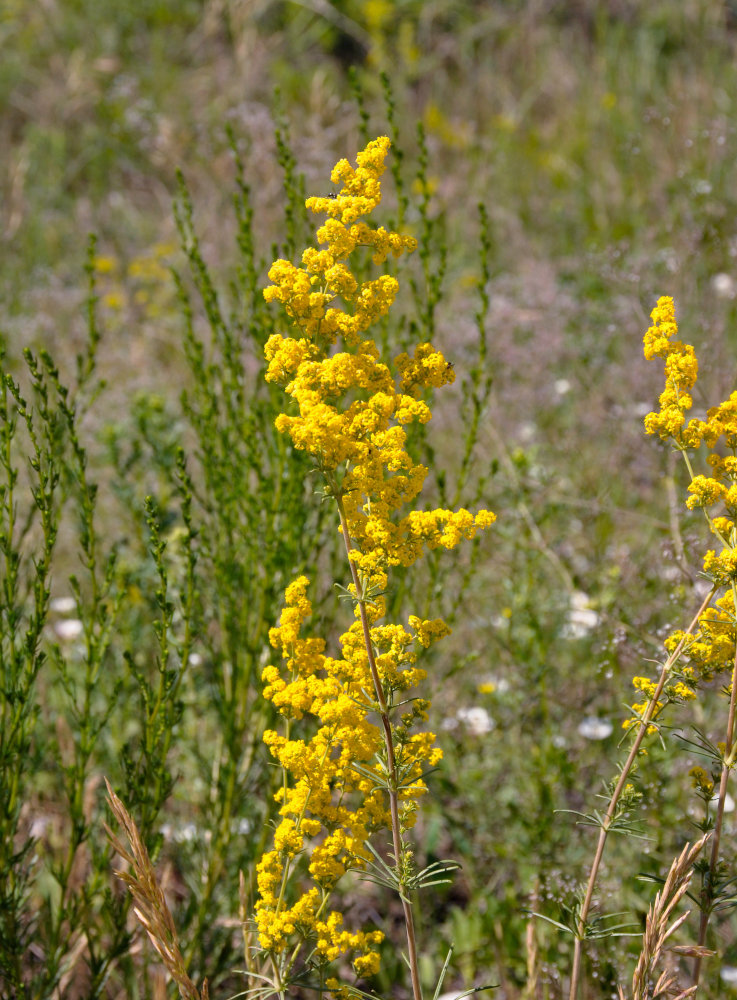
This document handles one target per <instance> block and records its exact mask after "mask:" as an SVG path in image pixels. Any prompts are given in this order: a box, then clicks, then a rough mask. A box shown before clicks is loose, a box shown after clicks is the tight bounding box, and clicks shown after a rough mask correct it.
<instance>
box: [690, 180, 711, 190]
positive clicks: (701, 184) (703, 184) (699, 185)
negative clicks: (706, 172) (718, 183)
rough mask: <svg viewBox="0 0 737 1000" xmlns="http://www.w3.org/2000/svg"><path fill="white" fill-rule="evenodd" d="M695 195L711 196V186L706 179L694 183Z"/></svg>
mask: <svg viewBox="0 0 737 1000" xmlns="http://www.w3.org/2000/svg"><path fill="white" fill-rule="evenodd" d="M693 193H694V194H711V184H710V182H709V181H707V180H706V179H702V180H698V181H694V183H693Z"/></svg>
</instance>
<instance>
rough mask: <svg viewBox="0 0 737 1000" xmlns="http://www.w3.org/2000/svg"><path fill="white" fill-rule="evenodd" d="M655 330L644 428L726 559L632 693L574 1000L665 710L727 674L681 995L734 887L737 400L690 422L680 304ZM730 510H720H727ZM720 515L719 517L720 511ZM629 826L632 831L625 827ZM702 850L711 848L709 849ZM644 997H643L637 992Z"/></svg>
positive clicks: (691, 366)
mask: <svg viewBox="0 0 737 1000" xmlns="http://www.w3.org/2000/svg"><path fill="white" fill-rule="evenodd" d="M651 320H652V325H651V326H650V327H649V328H648V330H647V332H646V333H645V337H644V354H645V358H646V359H647V360H648V361H652V360H654V359H655V358H662V359H663V361H664V362H665V386H664V389H663V392H662V393H661V394H660V399H659V403H660V409H659V410H658V411H657V412H652V413H649V414H648V415H647V416H646V418H645V430H646V431H647V433H648V434H653V435H657V436H658V437H659V438H660V439H661V440H662V441H667V442H669V443H670V444H671V445H672V446H673V447H674V448H675V449H676V450H677V451H678V452H680V454H681V455H682V456H683V459H684V461H685V463H686V467H687V469H688V473H689V478H690V482H689V485H688V492H689V494H690V495H689V497H688V498H687V499H686V506H687V507H688V508H689V509H691V510H696V509H698V508H701V509H702V510H703V511H704V514H705V517H706V521H707V523H708V525H709V528H710V531H711V532H712V534H713V535H714V536H715V537H716V539H717V540H718V542H719V544H720V546H721V551H719V552H717V551H716V550H715V549H709V550H708V551H707V553H706V555H705V556H704V560H703V573H704V576H705V577H706V578H707V579H708V580H709V581H710V583H711V587H710V589H709V591H708V593H707V594H706V596H705V597H704V599H703V601H702V602H701V607H700V608H699V610H698V612H697V613H696V615H695V616H694V619H693V621H692V622H691V624H690V625H689V626H688V628H687V629H685V630H684V629H678V630H676V631H674V632H672V633H671V634H670V635H669V636H668V638H667V639H666V640H665V648H666V651H667V653H668V656H667V659H666V660H665V662H664V663H663V664H662V666H661V668H660V673H659V676H658V678H657V679H656V680H652V679H650V678H649V677H642V676H638V677H635V678H633V685H634V687H635V689H636V690H637V691H638V692H639V693H640V700H638V701H637V702H636V703H635V704H633V705H632V706H631V710H632V712H631V715H630V717H629V718H627V719H626V720H625V722H624V724H623V725H624V728H625V729H628V730H630V731H631V732H632V733H633V734H634V739H633V741H632V744H631V746H630V749H629V753H628V756H627V760H626V761H625V763H624V764H623V766H622V767H621V769H620V774H619V778H618V780H617V782H616V784H615V785H614V788H613V791H612V794H611V798H610V801H609V806H608V808H607V811H606V814H605V816H604V817H603V818H602V819H601V823H600V832H599V839H598V845H597V850H596V855H595V858H594V861H593V863H592V866H591V871H590V874H589V880H588V884H587V887H586V895H585V898H584V901H583V904H582V906H581V909H580V911H579V914H578V927H577V938H576V946H575V951H574V959H573V965H572V971H571V988H570V1000H576V998H577V996H578V986H579V981H580V973H581V958H582V942H583V940H584V939H585V937H586V934H587V917H588V913H589V909H590V906H591V903H592V900H593V893H594V887H595V884H596V879H597V874H598V871H599V866H600V864H601V859H602V855H603V852H604V846H605V843H606V840H607V836H608V834H609V832H610V831H611V830H613V829H615V828H616V827H617V823H618V822H619V821H620V819H623V820H625V821H626V816H627V811H628V801H627V792H626V790H627V788H628V787H630V786H628V785H627V779H628V777H629V775H630V773H631V771H632V769H633V767H634V765H635V761H636V758H637V756H638V754H640V753H642V752H645V751H644V749H643V743H644V740H645V738H646V737H647V736H652V735H654V734H657V733H659V732H660V729H661V728H662V724H663V718H664V713H665V710H666V709H667V707H668V706H669V705H672V704H679V703H683V702H689V701H693V700H695V699H696V698H698V697H699V694H700V693H701V692H700V689H703V688H704V685H705V684H707V683H709V682H711V681H713V679H714V678H715V677H716V676H718V675H720V674H722V675H723V674H725V673H729V674H731V679H730V682H729V684H728V685H727V686H726V692H727V694H728V696H729V709H728V713H727V725H726V733H725V738H724V740H723V742H721V743H717V744H714V743H712V742H711V741H710V740H708V739H707V738H706V737H704V736H703V735H702V734H700V733H698V730H697V735H698V737H699V738H698V741H696V742H694V741H687V742H690V743H691V745H692V747H694V748H695V750H696V752H697V753H699V754H700V755H701V756H703V757H706V758H707V760H708V761H709V762H710V765H711V766H710V771H711V774H709V773H707V771H706V769H705V768H703V767H700V766H699V767H695V768H692V769H691V772H690V773H691V777H692V780H693V783H694V786H695V787H696V789H697V790H698V791H699V792H700V794H701V797H702V798H704V799H705V800H706V801H707V802H709V801H710V800H711V797H712V794H713V792H714V788H715V784H716V782H717V781H718V782H719V790H718V794H717V805H716V815H715V817H714V819H713V820H712V818H711V816H710V815H709V807H708V805H707V813H706V818H705V821H704V823H703V825H702V832H704V833H706V832H707V831H709V830H713V833H712V837H711V844H710V857H709V860H708V862H705V863H703V865H702V866H701V873H702V886H701V892H700V894H699V900H698V901H699V908H700V911H701V913H700V923H699V934H698V941H697V944H696V945H695V946H692V947H690V948H689V950H688V954H690V955H692V956H693V957H694V969H693V975H692V986H691V988H689V990H688V991H687V992H686V993H682V994H681V996H686V995H690V994H691V993H692V992H693V991H694V990H695V989H696V988H697V987H698V984H699V978H700V974H701V964H702V959H703V958H704V957H705V956H707V955H709V954H711V953H710V952H709V951H708V949H707V948H706V947H705V942H706V937H707V930H708V924H709V919H710V916H711V914H712V913H713V911H714V910H715V909H717V908H723V907H725V906H726V905H728V904H729V905H732V903H733V901H734V896H733V891H732V890H731V889H730V883H731V880H729V879H727V878H725V876H724V870H723V868H724V866H723V865H722V864H721V863H720V842H721V832H722V823H723V816H724V805H725V801H726V795H727V783H728V780H729V775H730V771H731V770H732V768H733V767H734V764H735V761H736V760H737V743H736V742H735V716H736V715H737V684H736V683H735V681H737V618H736V617H735V609H737V528H736V527H735V522H736V521H737V392H733V393H732V394H731V395H730V397H729V399H727V400H725V401H723V402H722V403H720V404H719V405H717V406H714V407H712V408H711V409H709V410H708V411H707V414H706V420H701V419H698V418H692V419H690V420H688V421H687V419H686V414H687V413H688V411H689V410H690V409H691V407H692V405H693V397H692V389H693V387H694V385H695V383H696V380H697V376H698V359H697V358H696V353H695V351H694V348H693V346H692V345H691V344H686V343H684V342H683V341H681V340H679V339H678V326H677V323H676V317H675V308H674V304H673V299H672V298H670V297H669V296H662V297H661V298H659V299H658V302H657V305H656V306H655V309H653V311H652V313H651ZM701 445H705V446H706V447H707V449H708V452H709V454H708V456H707V463H708V465H709V466H710V468H711V475H710V476H705V475H697V474H696V472H695V471H694V464H693V462H692V453H693V452H695V451H696V450H697V449H698V448H700V446H701ZM720 506H721V509H720ZM715 507H716V508H717V510H716V512H713V508H715ZM620 828H621V829H624V828H625V827H624V826H623V825H622V824H620ZM702 843H703V841H702ZM634 992H635V995H637V990H635V991H634Z"/></svg>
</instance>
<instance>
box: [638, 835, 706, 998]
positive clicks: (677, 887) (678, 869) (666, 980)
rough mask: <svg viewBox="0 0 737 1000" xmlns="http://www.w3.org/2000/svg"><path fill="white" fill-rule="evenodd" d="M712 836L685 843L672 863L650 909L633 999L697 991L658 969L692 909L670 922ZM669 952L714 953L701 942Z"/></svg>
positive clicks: (677, 996) (676, 977)
mask: <svg viewBox="0 0 737 1000" xmlns="http://www.w3.org/2000/svg"><path fill="white" fill-rule="evenodd" d="M708 838H709V834H708V833H706V834H704V836H703V837H702V838H701V839H700V840H698V841H696V843H695V844H693V845H691V844H686V846H685V847H684V848H683V850H682V851H681V853H680V855H679V856H678V857H677V858H676V859H675V860H674V862H673V864H672V865H671V866H670V871H669V872H668V877H667V878H666V880H665V882H664V884H663V887H662V888H661V890H660V892H658V894H657V896H656V897H655V902H654V903H653V904H652V906H651V907H650V909H649V910H648V914H647V919H646V921H645V933H644V934H643V936H642V950H641V952H640V957H639V960H638V962H637V967H636V968H635V974H634V976H633V977H632V1000H657V998H658V997H670V998H672V1000H686V997H691V996H693V995H694V993H695V992H696V989H697V987H696V986H689V987H688V988H687V989H685V990H682V989H681V987H680V986H679V984H678V975H677V973H676V972H674V971H673V970H672V969H666V970H664V971H663V972H661V973H660V974H659V975H658V974H657V968H658V966H659V965H660V964H661V961H662V959H663V957H664V956H663V952H664V950H666V949H665V943H666V941H667V940H668V938H669V937H671V935H672V934H674V933H675V931H677V930H678V928H679V927H680V926H681V924H682V923H683V922H684V920H686V918H687V917H688V915H689V913H690V911H689V910H687V911H686V912H685V913H682V914H681V916H680V917H676V919H675V920H673V921H672V922H670V921H671V917H672V915H673V911H674V910H675V908H676V907H677V906H678V904H679V903H680V901H681V899H682V898H683V896H684V895H685V893H686V890H687V889H688V887H689V884H690V882H691V878H692V877H693V866H694V862H695V861H696V858H697V857H698V856H699V853H700V852H701V849H702V848H703V846H704V844H705V843H706V841H707V839H708ZM667 951H670V952H675V953H677V954H681V955H695V954H697V953H699V954H712V952H707V949H705V948H700V947H699V946H698V945H684V946H674V947H671V948H669V949H667ZM619 996H620V1000H625V993H624V990H623V989H622V987H621V986H620V987H619Z"/></svg>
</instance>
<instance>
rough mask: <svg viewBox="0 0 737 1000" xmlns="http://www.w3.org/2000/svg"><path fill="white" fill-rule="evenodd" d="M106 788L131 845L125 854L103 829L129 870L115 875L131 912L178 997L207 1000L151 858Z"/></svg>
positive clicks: (119, 845)
mask: <svg viewBox="0 0 737 1000" xmlns="http://www.w3.org/2000/svg"><path fill="white" fill-rule="evenodd" d="M105 784H106V785H107V794H108V802H109V804H110V808H111V809H112V812H113V815H114V816H115V818H116V820H117V821H118V823H119V824H120V825H121V826H122V828H123V829H124V830H125V834H126V837H127V838H128V843H129V844H130V851H128V850H126V848H125V847H123V845H122V843H121V842H120V840H118V838H117V837H116V836H115V834H114V833H113V832H112V830H111V829H110V828H109V827H108V826H106V827H105V829H106V830H107V835H108V838H109V840H110V843H111V844H112V846H113V847H114V848H115V850H116V851H117V852H118V854H119V855H120V856H121V858H123V860H124V861H127V862H128V864H129V865H130V867H131V870H130V872H121V871H116V872H115V874H116V875H117V876H118V878H119V879H121V880H122V881H123V882H125V884H126V885H127V886H128V888H129V889H130V893H131V895H132V896H133V912H134V913H135V915H136V916H137V917H138V920H139V921H140V923H141V925H142V926H143V929H144V930H145V931H146V933H147V934H148V936H149V938H150V939H151V943H152V944H153V946H154V948H155V949H156V951H157V953H158V955H159V957H160V958H161V960H162V962H163V963H164V965H165V966H166V968H167V970H168V971H169V974H170V975H171V977H172V979H173V980H174V981H175V982H176V984H177V986H178V987H179V995H180V996H181V997H182V1000H208V998H209V994H208V989H207V980H205V982H204V983H203V984H202V992H201V993H200V992H199V990H198V989H197V987H196V986H195V984H194V983H193V982H192V980H191V979H190V978H189V974H188V973H187V969H186V966H185V963H184V959H183V957H182V952H181V950H180V948H179V940H178V935H177V931H176V928H175V926H174V921H173V919H172V915H171V911H170V910H169V907H168V906H167V903H166V899H165V898H164V893H163V892H162V891H161V887H160V885H159V884H158V882H157V880H156V872H155V871H154V866H153V865H152V864H151V858H150V857H149V854H148V851H147V850H146V846H145V844H144V843H143V841H142V840H141V835H140V833H139V832H138V827H137V826H136V824H135V822H134V821H133V818H132V817H131V815H130V813H129V812H128V811H127V809H126V808H125V806H124V805H123V803H122V802H121V800H120V799H119V798H118V796H117V795H116V794H115V792H114V791H113V790H112V788H111V787H110V782H109V781H108V780H107V779H105Z"/></svg>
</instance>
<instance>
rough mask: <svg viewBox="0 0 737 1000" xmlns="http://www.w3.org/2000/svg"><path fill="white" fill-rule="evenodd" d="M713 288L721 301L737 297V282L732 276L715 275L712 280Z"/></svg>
mask: <svg viewBox="0 0 737 1000" xmlns="http://www.w3.org/2000/svg"><path fill="white" fill-rule="evenodd" d="M710 284H711V287H712V291H713V292H714V294H715V295H716V296H717V298H719V299H733V298H735V297H737V281H735V280H734V278H733V277H732V275H731V274H725V273H724V272H723V271H722V272H721V273H720V274H715V275H714V277H713V278H712V279H711V282H710Z"/></svg>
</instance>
